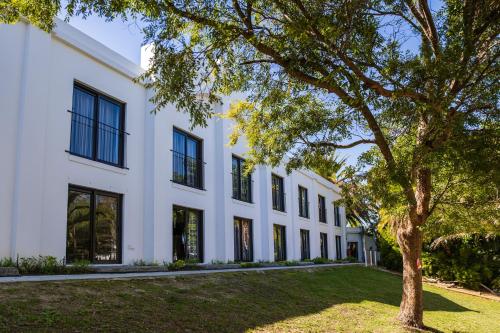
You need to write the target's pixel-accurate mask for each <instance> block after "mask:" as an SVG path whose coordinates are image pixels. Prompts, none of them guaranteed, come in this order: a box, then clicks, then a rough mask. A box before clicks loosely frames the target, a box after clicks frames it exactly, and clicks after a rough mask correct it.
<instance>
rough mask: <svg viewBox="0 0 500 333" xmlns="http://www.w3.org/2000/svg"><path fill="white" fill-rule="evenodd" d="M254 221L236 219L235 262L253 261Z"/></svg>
mask: <svg viewBox="0 0 500 333" xmlns="http://www.w3.org/2000/svg"><path fill="white" fill-rule="evenodd" d="M252 243H253V237H252V220H248V219H242V218H239V217H235V218H234V261H237V262H238V261H253V244H252Z"/></svg>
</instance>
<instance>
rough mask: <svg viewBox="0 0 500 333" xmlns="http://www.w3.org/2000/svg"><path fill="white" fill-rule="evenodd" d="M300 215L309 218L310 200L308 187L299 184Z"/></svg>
mask: <svg viewBox="0 0 500 333" xmlns="http://www.w3.org/2000/svg"><path fill="white" fill-rule="evenodd" d="M299 216H301V217H305V218H309V201H308V199H307V188H305V187H302V186H299Z"/></svg>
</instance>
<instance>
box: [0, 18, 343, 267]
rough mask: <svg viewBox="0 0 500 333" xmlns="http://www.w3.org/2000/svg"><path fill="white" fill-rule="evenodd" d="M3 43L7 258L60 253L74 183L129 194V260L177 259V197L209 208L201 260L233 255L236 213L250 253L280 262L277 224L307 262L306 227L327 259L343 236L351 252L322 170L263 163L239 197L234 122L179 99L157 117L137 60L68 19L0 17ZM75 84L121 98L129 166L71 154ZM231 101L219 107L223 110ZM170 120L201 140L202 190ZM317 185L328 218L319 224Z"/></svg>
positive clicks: (2, 207) (1, 249)
mask: <svg viewBox="0 0 500 333" xmlns="http://www.w3.org/2000/svg"><path fill="white" fill-rule="evenodd" d="M0 45H2V48H3V51H2V53H0V73H2V75H1V76H0V94H1V95H0V97H1V98H0V111H1V112H0V133H1V135H2V137H1V140H0V156H2V160H1V163H0V182H1V184H2V186H0V221H1V223H0V257H4V256H16V255H20V256H31V255H38V254H41V255H53V256H56V257H60V258H62V257H64V256H65V252H66V214H67V196H68V185H69V184H72V185H79V186H85V187H90V188H95V189H99V190H105V191H110V192H115V193H120V194H123V220H122V223H123V227H122V229H123V239H122V246H123V249H122V255H123V263H129V262H131V261H133V260H134V259H140V258H144V259H146V260H157V261H159V262H161V261H167V262H169V261H171V260H172V206H173V205H180V206H185V207H189V208H196V209H200V210H202V211H203V214H204V226H203V227H204V261H205V262H210V261H212V260H224V261H225V260H233V259H234V249H233V242H234V235H233V228H234V226H233V223H234V217H235V216H238V217H243V218H247V219H251V220H252V221H253V240H254V244H253V249H254V259H255V260H274V250H273V239H272V235H273V231H272V230H273V229H272V228H273V224H281V225H285V226H286V231H287V235H286V238H287V256H288V259H289V260H292V259H295V260H297V259H300V238H299V230H300V229H308V230H310V244H311V257H312V258H314V257H317V256H319V255H320V249H319V233H320V232H326V233H328V247H329V248H328V254H329V257H330V258H335V256H336V254H335V238H334V236H335V235H341V236H342V237H343V242H344V244H343V252H344V254H343V256H345V248H346V247H345V219H343V221H342V227H340V228H339V227H334V225H333V215H334V209H333V203H332V202H333V201H334V200H337V199H338V198H339V194H338V189H337V188H336V186H334V185H333V184H331V183H329V182H328V181H326V180H325V179H323V178H321V177H319V176H318V175H315V174H314V173H312V172H310V171H307V170H306V171H294V172H292V173H291V174H289V175H288V174H286V172H285V170H284V168H283V167H277V168H270V167H268V166H259V167H257V168H256V170H255V171H254V172H253V174H252V179H253V188H252V194H253V200H252V203H245V202H240V201H238V200H234V199H232V182H231V177H232V176H231V171H232V170H231V158H232V155H233V154H235V155H238V156H240V157H243V158H244V157H245V152H246V151H247V150H248V147H247V143H246V141H245V140H244V139H242V140H240V141H239V142H238V143H237V144H236V145H234V146H231V147H230V146H228V145H227V143H228V135H229V134H230V132H231V122H230V121H229V120H222V119H220V118H218V117H215V118H213V119H210V120H209V122H208V126H207V127H205V128H200V127H197V128H194V129H191V127H190V124H189V119H188V116H187V115H185V114H183V113H180V112H177V111H176V110H175V108H174V107H173V106H169V107H166V108H165V109H164V110H162V111H161V112H159V113H158V114H157V115H152V114H150V112H149V111H150V110H152V108H153V106H152V105H151V104H150V102H149V101H148V99H149V97H151V94H152V92H151V91H148V90H146V89H145V88H144V87H143V86H142V85H140V84H137V83H134V82H132V78H133V77H136V76H137V75H139V74H140V73H141V69H140V68H138V67H137V66H136V65H134V64H132V63H130V62H128V61H127V60H126V59H124V58H123V57H121V56H120V55H118V54H116V53H114V52H113V51H111V50H109V49H107V48H106V47H104V46H103V45H101V44H99V43H98V42H96V41H94V40H92V39H90V38H89V37H88V36H86V35H84V34H82V33H81V32H79V31H78V30H76V29H74V28H72V27H71V26H69V25H67V24H65V23H62V22H59V24H58V27H57V28H56V30H55V31H54V32H53V33H52V34H46V33H44V32H42V31H40V30H38V29H36V28H34V27H32V26H29V25H27V24H25V23H20V24H17V25H14V26H2V28H1V29H0ZM7 45H8V47H7ZM75 81H76V82H79V83H81V84H84V85H88V86H89V87H91V88H92V89H95V90H98V91H100V92H102V93H104V94H106V95H109V96H111V97H113V98H115V99H117V100H119V101H122V102H124V103H125V104H126V121H125V124H126V128H125V130H126V131H127V132H128V133H130V135H129V136H127V138H126V145H125V150H126V152H125V161H126V162H125V164H126V167H127V168H126V169H122V168H117V167H113V166H108V165H104V164H102V163H98V162H94V161H90V160H87V159H83V158H79V157H76V156H73V155H70V154H69V153H68V152H67V150H68V149H69V142H70V130H71V114H70V113H69V112H67V110H70V109H71V108H72V95H73V85H74V82H75ZM234 98H235V97H234V96H233V97H231V98H226V99H225V100H224V103H223V104H221V105H217V106H214V111H215V112H218V113H223V112H225V111H226V110H227V108H228V107H229V103H230V102H231V100H232V99H234ZM174 127H177V128H180V129H182V130H185V131H187V132H190V133H191V134H192V135H194V136H196V137H198V138H200V139H201V140H203V157H204V162H205V166H204V190H198V189H194V188H189V187H186V186H183V185H179V184H175V183H173V182H172V152H171V149H172V148H173V147H172V144H173V143H172V138H173V128H174ZM271 173H276V174H278V175H280V176H282V177H284V179H285V193H286V212H285V213H282V212H277V211H274V210H273V209H272V204H271ZM298 185H301V186H304V187H306V188H307V189H308V192H309V202H310V207H309V210H310V218H309V219H303V218H300V217H299V216H298ZM318 194H321V195H323V196H324V197H325V198H326V204H327V222H328V223H327V224H324V223H320V222H319V221H318V209H317V207H318V204H317V197H318ZM343 215H344V214H342V216H343Z"/></svg>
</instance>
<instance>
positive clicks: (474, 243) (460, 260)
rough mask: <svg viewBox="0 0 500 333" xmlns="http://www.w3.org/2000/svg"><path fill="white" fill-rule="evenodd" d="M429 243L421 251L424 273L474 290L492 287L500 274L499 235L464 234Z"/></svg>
mask: <svg viewBox="0 0 500 333" xmlns="http://www.w3.org/2000/svg"><path fill="white" fill-rule="evenodd" d="M438 244H439V245H437V246H432V247H431V246H427V247H426V248H425V251H424V253H423V254H422V270H423V273H424V275H426V276H431V277H435V278H438V279H440V280H444V281H453V282H458V283H459V284H461V285H463V286H465V287H467V288H472V289H480V284H481V283H482V284H484V285H486V286H488V287H490V288H491V287H493V286H494V283H496V282H495V280H496V279H497V277H498V276H500V263H499V261H500V256H499V250H500V238H499V237H490V238H487V237H483V236H480V235H468V236H467V235H465V236H461V237H454V238H450V239H447V240H446V241H443V242H440V243H438Z"/></svg>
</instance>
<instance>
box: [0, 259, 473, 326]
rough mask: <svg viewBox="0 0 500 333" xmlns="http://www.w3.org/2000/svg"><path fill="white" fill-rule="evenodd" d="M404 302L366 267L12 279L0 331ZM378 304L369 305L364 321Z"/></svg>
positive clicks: (272, 317) (226, 322)
mask: <svg viewBox="0 0 500 333" xmlns="http://www.w3.org/2000/svg"><path fill="white" fill-rule="evenodd" d="M400 300H401V279H400V278H399V277H397V276H394V275H391V274H387V273H383V272H380V271H376V270H371V269H366V268H363V267H342V268H323V269H305V270H292V271H280V272H277V271H274V272H273V271H268V272H265V273H264V272H245V273H224V274H213V275H206V276H196V277H195V276H183V277H175V278H160V279H151V280H120V281H116V280H115V281H85V282H82V281H80V282H52V283H24V284H10V285H0V331H2V330H7V331H30V330H32V329H33V328H37V329H44V328H45V329H47V328H48V329H51V330H59V331H75V330H77V331H95V330H99V331H130V332H133V331H141V332H147V331H155V332H156V331H168V332H172V331H173V332H177V331H191V332H243V331H246V330H248V329H252V328H256V327H262V326H265V325H269V324H274V323H278V322H281V321H283V320H286V319H290V318H297V317H302V316H308V315H312V314H318V313H319V312H321V311H323V310H326V309H328V308H330V307H332V306H334V305H340V304H360V303H365V302H367V301H369V302H376V303H381V304H387V305H392V306H395V307H396V310H397V307H398V306H399V302H400ZM424 302H425V310H426V311H448V312H465V311H471V310H469V309H467V308H465V307H463V306H460V305H459V304H456V303H454V302H452V301H450V300H449V299H447V298H445V297H443V296H441V295H439V294H436V293H433V292H429V291H425V293H424ZM376 308H377V307H376V306H373V304H372V303H370V304H369V305H366V304H365V305H364V307H363V309H368V311H369V314H368V315H367V314H366V313H365V312H363V311H365V310H363V309H361V310H359V316H361V317H360V318H358V319H360V320H370V318H362V316H365V317H366V316H370V315H371V316H378V313H377V309H376ZM47 314H49V317H47V316H48V315H47ZM353 315H354V316H356V315H357V314H356V313H354V314H353ZM391 316H392V314H391ZM392 318H393V317H392ZM321 320H323V319H321ZM324 320H325V325H326V326H325V329H326V328H328V325H331V322H329V320H330V321H331V320H332V319H331V318H330V319H324ZM335 320H336V319H335ZM339 320H345V321H346V324H349V320H353V318H352V317H349V316H348V315H346V316H343V315H342V316H341V317H340V319H339ZM284 330H286V328H285V329H284ZM433 331H437V330H433Z"/></svg>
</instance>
